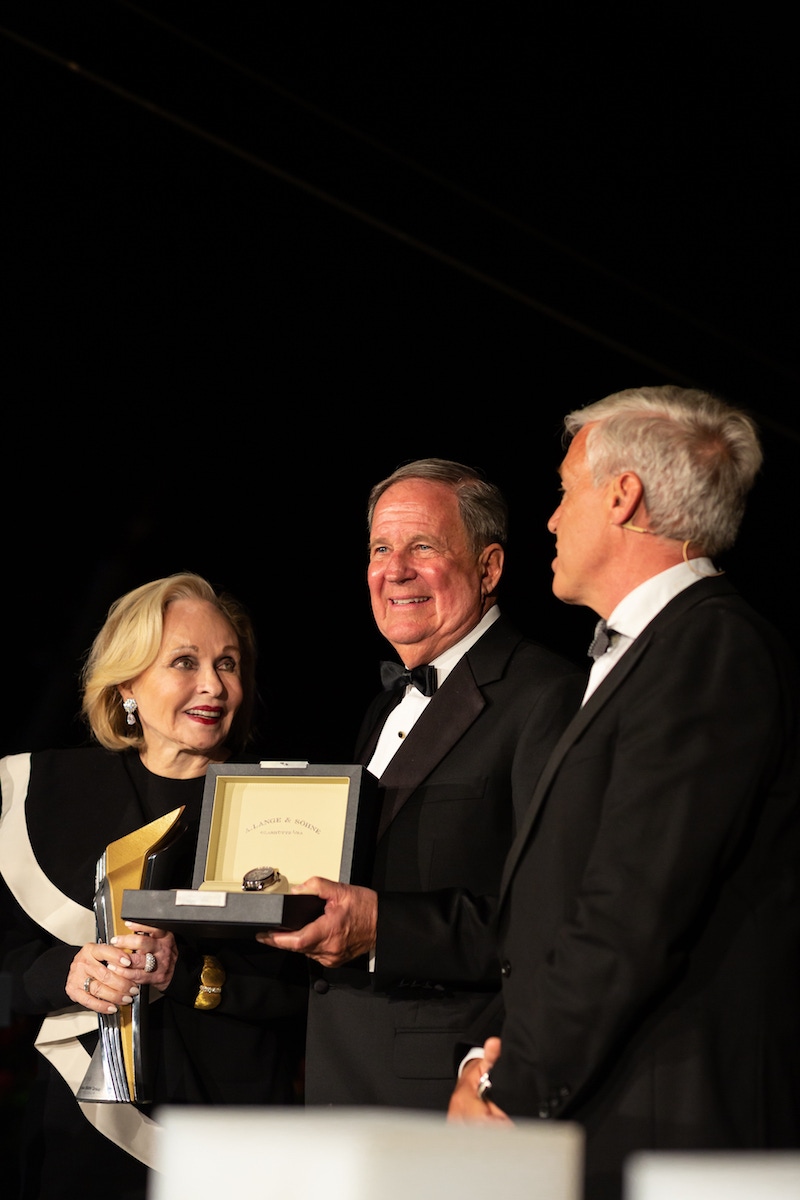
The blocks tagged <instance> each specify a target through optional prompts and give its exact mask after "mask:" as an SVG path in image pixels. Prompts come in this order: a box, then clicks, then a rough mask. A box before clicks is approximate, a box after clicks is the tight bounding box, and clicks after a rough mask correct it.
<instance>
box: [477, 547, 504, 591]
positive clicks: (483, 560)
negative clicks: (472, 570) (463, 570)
mask: <svg viewBox="0 0 800 1200" xmlns="http://www.w3.org/2000/svg"><path fill="white" fill-rule="evenodd" d="M504 561H505V551H504V550H503V547H502V546H501V545H500V543H499V542H492V543H490V545H488V546H484V548H483V550H481V556H480V559H479V562H480V565H481V591H482V592H483V595H484V596H491V594H492V592H494V591H495V589H496V588H497V585H498V583H499V582H500V576H501V575H502V574H503V563H504Z"/></svg>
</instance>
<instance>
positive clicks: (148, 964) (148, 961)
mask: <svg viewBox="0 0 800 1200" xmlns="http://www.w3.org/2000/svg"><path fill="white" fill-rule="evenodd" d="M144 969H145V971H146V972H147V974H148V975H149V974H150V972H151V971H155V969H156V956H155V954H150V953H149V951H148V953H147V954H145V956H144Z"/></svg>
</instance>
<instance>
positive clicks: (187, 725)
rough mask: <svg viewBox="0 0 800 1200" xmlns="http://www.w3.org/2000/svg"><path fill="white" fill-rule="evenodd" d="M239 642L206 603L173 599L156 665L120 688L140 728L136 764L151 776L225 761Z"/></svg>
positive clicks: (238, 684)
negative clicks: (134, 709) (133, 705)
mask: <svg viewBox="0 0 800 1200" xmlns="http://www.w3.org/2000/svg"><path fill="white" fill-rule="evenodd" d="M240 657H241V656H240V653H239V639H238V637H237V636H236V633H235V632H234V630H233V628H232V627H231V625H230V624H229V623H228V621H227V620H226V618H225V617H224V616H223V615H222V613H221V612H220V611H219V610H218V609H217V608H215V607H214V605H213V604H210V603H209V602H208V601H207V600H173V601H172V603H171V604H169V605H168V606H167V609H166V612H165V613H164V628H163V633H162V637H161V646H160V648H159V651H158V654H157V655H156V659H155V662H153V663H152V664H151V666H149V667H148V668H147V669H146V670H145V671H142V673H141V675H137V677H136V678H135V679H132V680H130V681H129V682H128V683H125V684H121V685H120V687H119V693H120V695H121V697H122V699H123V700H125V699H127V698H128V697H129V696H132V697H133V699H134V700H135V701H136V703H137V706H138V708H137V712H136V716H137V718H138V719H139V721H140V723H141V727H142V733H143V736H144V741H145V748H144V750H143V751H142V761H143V762H144V763H145V765H146V766H147V767H148V768H149V769H150V770H151V771H154V772H155V774H157V775H173V776H191V775H200V774H202V773H203V771H205V769H206V766H207V765H208V763H209V762H210V761H216V762H220V761H224V759H225V758H226V757H227V752H226V749H225V741H226V739H227V736H228V733H229V732H230V728H231V723H232V721H233V718H234V717H235V715H236V711H237V709H238V708H239V705H240V704H241V702H242V695H243V691H242V680H241V673H240Z"/></svg>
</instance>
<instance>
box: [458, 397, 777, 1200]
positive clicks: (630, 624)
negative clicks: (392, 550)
mask: <svg viewBox="0 0 800 1200" xmlns="http://www.w3.org/2000/svg"><path fill="white" fill-rule="evenodd" d="M565 426H566V431H567V434H568V435H569V436H571V438H572V440H571V442H570V444H569V448H568V451H567V454H566V457H565V458H564V461H563V463H562V465H561V483H562V497H561V502H560V503H559V505H558V507H557V508H556V510H555V512H554V513H553V515H552V517H551V518H550V522H549V528H550V531H551V532H552V533H553V534H554V535H555V538H556V558H555V560H554V562H553V589H554V592H555V594H556V595H557V596H559V597H560V598H561V599H562V600H564V601H565V602H566V603H569V604H581V605H586V606H588V607H590V608H592V609H594V611H595V612H596V613H597V615H598V616H599V617H600V618H601V621H600V622H599V623H598V629H597V634H596V638H595V643H594V645H593V656H596V657H595V658H594V665H593V667H592V670H591V673H590V678H589V684H588V687H587V690H586V693H585V696H584V700H583V704H582V707H581V709H580V711H579V713H578V714H577V715H576V716H575V717H574V718H573V720H572V721H571V722H570V725H569V727H568V729H567V730H566V731H565V733H564V735H563V736H562V738H561V739H560V741H559V744H558V746H557V747H556V750H555V752H554V754H553V756H552V757H551V759H550V761H549V763H548V764H547V766H546V767H545V768H544V771H543V772H542V773H541V775H540V777H539V781H538V784H536V785H534V786H532V792H533V801H532V804H531V806H530V808H529V810H528V813H527V815H526V817H525V819H524V820H523V822H522V824H521V826H520V828H519V830H518V833H517V836H516V839H515V841H514V844H513V846H512V848H511V852H510V854H509V857H508V860H507V862H506V865H505V869H504V873H503V881H502V885H501V891H500V899H499V907H498V929H499V946H498V952H499V955H500V958H501V961H502V971H503V990H502V1000H503V1004H502V1006H501V1005H497V1006H496V1011H495V1012H494V1013H488V1014H485V1015H484V1017H483V1018H482V1020H481V1021H480V1022H478V1023H477V1024H476V1026H475V1028H474V1029H473V1035H474V1036H473V1039H472V1040H473V1044H474V1046H475V1047H476V1049H475V1051H474V1057H473V1058H472V1059H470V1060H468V1061H466V1062H465V1064H464V1065H463V1066H462V1070H461V1075H460V1079H459V1081H458V1083H457V1085H456V1087H455V1090H454V1092H453V1096H452V1098H451V1102H450V1117H451V1119H452V1120H483V1121H499V1122H506V1123H510V1122H513V1120H514V1119H515V1118H523V1117H528V1118H531V1117H532V1118H537V1117H538V1118H542V1119H553V1118H555V1119H564V1120H574V1121H578V1122H580V1123H581V1124H582V1125H583V1126H584V1128H585V1130H586V1150H587V1159H586V1196H587V1200H609V1198H612V1197H613V1198H616V1197H619V1195H620V1194H621V1188H622V1171H623V1165H624V1162H625V1159H626V1157H627V1156H628V1155H629V1154H631V1153H632V1152H633V1151H636V1150H643V1149H653V1150H667V1149H681V1150H688V1149H706V1150H708V1149H726V1148H727V1149H742V1148H769V1147H797V1146H798V1145H800V1037H798V1021H799V1020H800V933H799V929H800V899H799V898H798V897H799V895H800V887H799V885H798V871H799V870H800V845H799V842H800V833H799V829H798V725H797V707H796V687H795V673H794V668H793V667H791V666H790V663H789V655H788V653H787V649H786V647H785V646H784V645H783V643H782V641H781V640H780V638H779V637H778V635H777V634H776V633H775V631H774V630H773V629H771V628H770V627H769V626H768V625H767V624H766V623H765V622H764V621H762V620H761V618H760V617H759V616H758V615H757V614H756V613H755V612H754V611H753V610H752V609H751V608H750V607H749V606H748V605H747V603H745V601H744V600H743V599H742V598H741V596H739V595H738V593H737V592H736V590H735V589H734V587H733V585H732V584H731V583H730V582H729V581H728V579H727V576H726V575H725V574H723V573H722V572H720V571H719V570H718V569H717V566H716V565H715V561H714V560H715V558H716V557H717V556H718V555H720V554H721V553H722V552H723V551H725V550H727V549H728V548H729V547H730V546H731V545H732V544H733V542H734V539H735V537H736V534H737V531H738V526H739V522H740V520H741V517H742V514H743V511H744V506H745V500H746V496H747V494H748V492H749V490H750V487H751V485H752V484H753V481H754V479H755V477H756V474H757V472H758V470H759V468H760V465H761V450H760V447H759V443H758V437H757V434H756V430H755V427H754V425H753V423H752V421H751V420H750V419H749V418H748V417H747V416H746V414H744V413H743V412H740V411H738V410H736V409H733V408H731V407H729V406H728V405H727V404H724V403H723V402H722V401H720V400H718V399H716V398H715V397H713V396H711V395H708V394H707V393H703V392H700V391H696V390H692V389H681V388H677V387H656V388H641V389H631V390H629V391H626V392H621V393H617V394H615V395H612V396H609V397H606V399H604V400H601V401H598V402H597V403H595V404H591V405H589V406H587V407H586V408H584V409H581V410H578V411H576V412H573V413H571V414H570V415H569V416H568V417H567V418H566V421H565ZM769 566H770V564H768V563H765V564H764V567H765V569H767V568H768V567H769ZM503 1009H504V1014H503ZM489 1035H501V1036H500V1037H497V1036H489ZM481 1046H482V1050H481V1049H480V1047H481Z"/></svg>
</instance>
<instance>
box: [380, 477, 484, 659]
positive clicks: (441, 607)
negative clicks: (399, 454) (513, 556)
mask: <svg viewBox="0 0 800 1200" xmlns="http://www.w3.org/2000/svg"><path fill="white" fill-rule="evenodd" d="M502 569H503V550H502V547H501V546H500V545H499V544H497V543H492V544H491V545H490V546H486V547H485V548H484V549H483V550H482V551H481V552H480V554H479V555H477V556H476V555H475V554H474V553H473V551H472V550H471V549H470V546H469V543H468V540H467V534H466V531H465V529H464V525H463V522H462V520H461V514H460V513H459V509H458V499H457V497H456V495H455V492H453V491H452V489H451V488H449V487H448V486H447V485H446V484H444V483H437V482H433V481H431V480H426V479H407V480H402V481H401V482H398V483H394V484H392V486H391V487H389V488H387V490H386V491H385V492H384V493H383V495H382V496H381V498H380V500H379V501H378V503H377V504H376V506H375V512H374V515H373V519H372V530H371V532H370V556H369V568H368V570H367V583H368V585H369V591H370V598H371V600H372V611H373V614H374V616H375V621H376V623H377V625H378V628H379V629H380V631H381V633H382V634H383V636H384V637H385V638H386V639H387V641H389V642H390V643H391V644H392V646H393V647H394V649H395V650H396V651H397V654H398V655H399V657H400V658H401V659H402V661H403V663H404V664H405V665H406V666H407V667H415V666H419V665H420V664H421V663H429V662H431V661H432V660H433V659H434V658H436V656H437V655H439V654H441V653H442V652H443V651H444V650H447V649H449V648H450V646H453V645H455V643H456V642H458V641H460V639H461V638H462V637H464V636H465V634H467V633H469V631H470V630H471V629H474V627H475V626H476V625H477V624H478V622H479V621H480V619H481V617H482V616H483V614H484V613H485V612H486V611H487V609H488V608H490V607H491V605H492V604H493V603H494V597H493V595H492V593H493V592H494V590H495V588H496V586H497V582H498V580H499V578H500V574H501V572H502Z"/></svg>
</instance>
